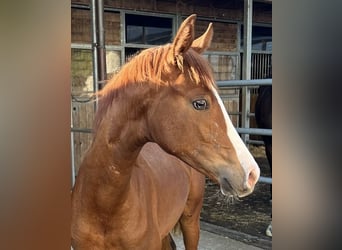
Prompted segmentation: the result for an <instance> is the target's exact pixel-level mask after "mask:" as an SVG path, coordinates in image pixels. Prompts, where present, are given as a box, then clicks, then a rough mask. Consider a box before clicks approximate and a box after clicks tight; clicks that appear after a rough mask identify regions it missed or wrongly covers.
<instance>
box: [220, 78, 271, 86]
mask: <svg viewBox="0 0 342 250" xmlns="http://www.w3.org/2000/svg"><path fill="white" fill-rule="evenodd" d="M216 84H217V86H218V87H219V88H223V87H242V86H255V87H256V86H260V85H272V79H254V80H230V81H217V82H216Z"/></svg>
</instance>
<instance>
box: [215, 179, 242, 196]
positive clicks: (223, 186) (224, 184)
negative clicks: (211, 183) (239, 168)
mask: <svg viewBox="0 0 342 250" xmlns="http://www.w3.org/2000/svg"><path fill="white" fill-rule="evenodd" d="M219 183H220V190H221V193H222V194H223V195H224V196H227V197H229V198H238V197H239V195H238V194H237V192H236V191H235V190H234V188H233V187H232V185H231V184H230V183H229V181H228V180H227V179H226V178H222V179H221V181H220V182H219Z"/></svg>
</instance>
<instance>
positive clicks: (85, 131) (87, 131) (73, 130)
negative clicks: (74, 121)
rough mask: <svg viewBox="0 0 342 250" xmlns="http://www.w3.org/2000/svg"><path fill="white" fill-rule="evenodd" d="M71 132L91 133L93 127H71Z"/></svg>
mask: <svg viewBox="0 0 342 250" xmlns="http://www.w3.org/2000/svg"><path fill="white" fill-rule="evenodd" d="M71 132H79V133H90V134H91V133H93V129H91V128H73V127H72V128H71Z"/></svg>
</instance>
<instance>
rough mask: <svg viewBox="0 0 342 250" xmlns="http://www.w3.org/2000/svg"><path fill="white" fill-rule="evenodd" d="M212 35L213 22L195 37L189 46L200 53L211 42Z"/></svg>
mask: <svg viewBox="0 0 342 250" xmlns="http://www.w3.org/2000/svg"><path fill="white" fill-rule="evenodd" d="M213 35H214V29H213V24H212V23H210V24H209V26H208V28H207V30H206V32H204V34H203V35H202V36H200V37H199V38H197V39H196V40H195V41H193V43H192V45H191V48H192V49H193V50H195V51H197V53H199V54H202V53H203V52H204V51H206V50H207V49H208V48H209V47H210V44H211V39H212V38H213Z"/></svg>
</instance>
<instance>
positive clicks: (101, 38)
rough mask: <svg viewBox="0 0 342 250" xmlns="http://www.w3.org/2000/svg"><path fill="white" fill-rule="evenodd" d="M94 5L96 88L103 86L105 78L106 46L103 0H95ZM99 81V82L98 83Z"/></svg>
mask: <svg viewBox="0 0 342 250" xmlns="http://www.w3.org/2000/svg"><path fill="white" fill-rule="evenodd" d="M96 2H97V6H96V17H97V18H96V35H97V37H98V44H97V47H96V49H97V55H98V63H97V67H98V84H99V85H98V89H101V88H102V87H103V85H104V84H103V83H104V82H105V80H107V69H106V47H105V29H104V24H103V23H104V20H103V18H104V11H103V0H97V1H96ZM100 83H101V84H100Z"/></svg>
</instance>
